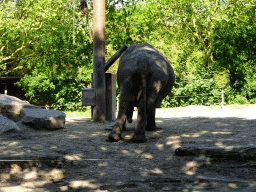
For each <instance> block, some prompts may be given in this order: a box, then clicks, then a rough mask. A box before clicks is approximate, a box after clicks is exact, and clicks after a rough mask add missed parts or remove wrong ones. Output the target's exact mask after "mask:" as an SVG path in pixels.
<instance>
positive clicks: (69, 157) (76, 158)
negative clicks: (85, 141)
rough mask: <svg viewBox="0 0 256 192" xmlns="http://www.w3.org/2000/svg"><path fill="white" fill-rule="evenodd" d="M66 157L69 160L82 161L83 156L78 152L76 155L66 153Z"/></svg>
mask: <svg viewBox="0 0 256 192" xmlns="http://www.w3.org/2000/svg"><path fill="white" fill-rule="evenodd" d="M64 158H65V159H67V160H69V161H74V160H75V161H82V157H81V155H78V154H74V155H65V156H64Z"/></svg>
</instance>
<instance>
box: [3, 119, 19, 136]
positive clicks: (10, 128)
mask: <svg viewBox="0 0 256 192" xmlns="http://www.w3.org/2000/svg"><path fill="white" fill-rule="evenodd" d="M20 131H21V130H20V128H19V127H18V126H17V124H16V123H14V122H13V121H12V120H10V119H8V118H6V117H4V116H2V115H0V134H3V133H7V132H20Z"/></svg>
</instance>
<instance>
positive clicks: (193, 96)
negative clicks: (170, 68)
mask: <svg viewBox="0 0 256 192" xmlns="http://www.w3.org/2000/svg"><path fill="white" fill-rule="evenodd" d="M205 74H206V71H204V70H202V71H201V72H198V74H197V75H194V76H193V77H192V78H190V79H188V80H185V79H179V78H178V79H176V83H175V84H176V85H175V87H174V88H173V90H172V92H171V94H169V95H168V96H167V97H166V98H165V99H164V100H163V102H162V107H177V106H187V105H214V104H216V103H220V101H219V99H220V98H221V94H220V89H219V87H218V86H217V85H216V83H215V81H214V79H213V78H212V77H209V76H207V75H205Z"/></svg>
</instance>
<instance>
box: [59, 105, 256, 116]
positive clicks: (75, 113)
mask: <svg viewBox="0 0 256 192" xmlns="http://www.w3.org/2000/svg"><path fill="white" fill-rule="evenodd" d="M247 107H256V104H244V105H225V106H224V108H231V109H243V108H247ZM220 108H221V106H216V105H215V106H203V108H200V107H199V108H195V109H193V108H192V109H190V108H189V106H187V107H174V108H157V111H158V112H157V113H159V112H160V113H165V112H168V113H183V112H200V111H210V110H216V109H220ZM170 109H171V110H170ZM63 112H64V113H65V114H66V117H91V107H90V106H88V107H86V109H85V110H84V111H63ZM136 114H137V109H136V108H135V110H134V115H136ZM134 117H136V116H134Z"/></svg>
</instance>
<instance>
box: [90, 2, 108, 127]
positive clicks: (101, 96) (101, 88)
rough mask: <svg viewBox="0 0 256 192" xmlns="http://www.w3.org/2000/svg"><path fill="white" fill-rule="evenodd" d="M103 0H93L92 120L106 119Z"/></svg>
mask: <svg viewBox="0 0 256 192" xmlns="http://www.w3.org/2000/svg"><path fill="white" fill-rule="evenodd" d="M104 64H105V0H93V88H95V91H96V101H95V106H94V107H93V121H94V122H97V121H105V120H106V99H105V90H106V87H105V86H106V83H105V72H104Z"/></svg>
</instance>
